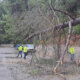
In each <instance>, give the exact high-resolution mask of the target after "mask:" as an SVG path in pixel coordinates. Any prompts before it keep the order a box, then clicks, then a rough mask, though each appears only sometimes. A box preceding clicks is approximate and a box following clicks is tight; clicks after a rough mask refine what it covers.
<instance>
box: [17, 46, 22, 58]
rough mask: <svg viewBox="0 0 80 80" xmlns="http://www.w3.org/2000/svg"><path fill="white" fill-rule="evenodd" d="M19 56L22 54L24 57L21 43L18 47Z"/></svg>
mask: <svg viewBox="0 0 80 80" xmlns="http://www.w3.org/2000/svg"><path fill="white" fill-rule="evenodd" d="M18 51H19V52H18V56H17V57H19V55H21V57H22V46H21V45H20V46H19V47H18Z"/></svg>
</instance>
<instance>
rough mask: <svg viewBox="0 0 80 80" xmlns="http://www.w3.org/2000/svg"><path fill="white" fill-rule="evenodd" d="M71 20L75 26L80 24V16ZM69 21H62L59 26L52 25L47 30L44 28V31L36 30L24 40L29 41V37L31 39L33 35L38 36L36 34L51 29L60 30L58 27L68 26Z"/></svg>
mask: <svg viewBox="0 0 80 80" xmlns="http://www.w3.org/2000/svg"><path fill="white" fill-rule="evenodd" d="M69 22H71V24H72V26H75V25H77V24H80V17H79V18H76V19H75V20H71V21H69ZM69 22H65V23H64V24H63V23H62V24H60V25H57V26H55V27H52V28H49V29H46V30H43V31H40V32H36V33H34V34H32V35H29V36H28V37H27V38H26V39H24V41H25V42H26V41H28V40H29V39H31V38H32V37H34V36H36V35H40V34H42V33H46V32H49V31H51V30H53V29H54V30H58V29H62V28H66V27H68V25H69Z"/></svg>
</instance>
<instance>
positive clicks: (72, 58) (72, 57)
mask: <svg viewBox="0 0 80 80" xmlns="http://www.w3.org/2000/svg"><path fill="white" fill-rule="evenodd" d="M69 53H70V54H71V61H72V62H73V61H74V54H75V50H74V48H73V47H72V46H70V48H69Z"/></svg>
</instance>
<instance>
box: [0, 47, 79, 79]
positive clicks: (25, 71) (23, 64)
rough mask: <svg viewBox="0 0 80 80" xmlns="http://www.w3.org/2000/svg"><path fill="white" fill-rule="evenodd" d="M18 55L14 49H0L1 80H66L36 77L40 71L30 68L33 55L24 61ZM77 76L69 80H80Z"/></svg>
mask: <svg viewBox="0 0 80 80" xmlns="http://www.w3.org/2000/svg"><path fill="white" fill-rule="evenodd" d="M16 53H17V51H16V50H15V49H14V48H9V47H5V48H1V47H0V80H64V79H63V78H61V77H60V76H57V75H48V74H45V75H41V74H40V75H34V74H37V72H38V70H34V68H31V67H30V66H29V61H30V59H31V55H28V56H27V59H26V60H24V59H23V58H16V56H17V54H16ZM32 72H33V75H32ZM76 76H77V75H75V76H71V75H69V76H68V79H67V80H80V76H79V75H78V76H77V77H76Z"/></svg>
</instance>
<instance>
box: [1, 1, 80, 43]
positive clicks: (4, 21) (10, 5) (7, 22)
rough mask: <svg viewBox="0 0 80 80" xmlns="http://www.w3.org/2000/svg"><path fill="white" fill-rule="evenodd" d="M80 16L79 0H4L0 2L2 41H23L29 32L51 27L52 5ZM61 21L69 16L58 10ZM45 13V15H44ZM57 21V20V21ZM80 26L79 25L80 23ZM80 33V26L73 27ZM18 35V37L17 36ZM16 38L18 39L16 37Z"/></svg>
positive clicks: (74, 30) (74, 31) (66, 19)
mask: <svg viewBox="0 0 80 80" xmlns="http://www.w3.org/2000/svg"><path fill="white" fill-rule="evenodd" d="M50 5H51V6H52V7H53V8H56V9H59V10H64V11H67V12H68V13H69V14H71V15H73V16H75V17H79V16H80V15H79V13H80V1H79V0H3V1H1V2H0V33H1V34H0V37H1V39H0V42H3V43H10V42H15V43H16V42H23V39H24V38H25V37H27V36H28V35H29V34H31V33H34V32H35V31H39V30H42V29H46V28H49V27H51V26H50V21H51V18H52V16H53V13H52V12H51V7H50ZM56 14H57V16H58V17H59V19H60V22H65V21H68V20H69V18H68V17H67V16H65V15H64V14H62V13H59V12H56ZM44 15H45V16H44ZM55 23H56V21H55ZM78 26H79V25H78ZM73 33H80V28H79V27H76V28H74V29H73ZM16 37H17V38H16ZM15 38H16V39H15Z"/></svg>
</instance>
